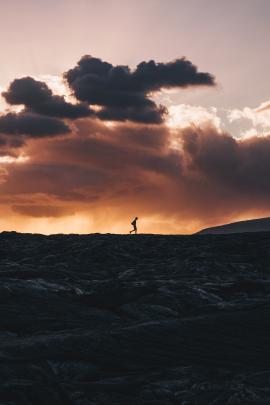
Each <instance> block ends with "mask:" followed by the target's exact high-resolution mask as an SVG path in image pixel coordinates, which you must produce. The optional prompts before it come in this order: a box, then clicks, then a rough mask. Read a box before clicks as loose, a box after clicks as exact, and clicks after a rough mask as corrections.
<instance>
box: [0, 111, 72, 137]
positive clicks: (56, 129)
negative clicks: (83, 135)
mask: <svg viewBox="0 0 270 405" xmlns="http://www.w3.org/2000/svg"><path fill="white" fill-rule="evenodd" d="M68 132H70V129H69V127H68V126H67V125H66V124H65V123H64V122H62V121H61V120H59V119H57V118H52V117H47V116H44V115H40V114H36V113H32V112H29V111H25V110H24V111H22V112H20V113H13V112H10V113H7V114H5V115H2V116H0V133H3V134H8V135H15V136H18V135H25V136H26V137H46V136H54V135H59V134H65V133H68Z"/></svg>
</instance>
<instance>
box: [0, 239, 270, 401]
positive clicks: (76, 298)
mask: <svg viewBox="0 0 270 405" xmlns="http://www.w3.org/2000/svg"><path fill="white" fill-rule="evenodd" d="M0 279H1V283H0V405H15V404H16V405H17V404H20V405H30V404H31V405H32V404H33V405H38V404H42V405H43V404H44V405H47V404H52V405H54V404H55V405H56V404H59V405H60V404H63V405H65V404H67V405H68V404H75V405H107V404H108V405H133V404H142V405H144V404H148V405H161V404H164V405H171V404H177V405H178V404H179V405H221V404H228V405H234V404H235V405H236V404H243V405H248V404H256V405H259V404H270V233H268V232H264V233H249V234H232V235H193V236H162V235H131V236H130V235H109V234H108V235H99V234H93V235H51V236H43V235H37V234H36V235H34V234H17V233H15V232H10V233H8V232H3V233H1V234H0Z"/></svg>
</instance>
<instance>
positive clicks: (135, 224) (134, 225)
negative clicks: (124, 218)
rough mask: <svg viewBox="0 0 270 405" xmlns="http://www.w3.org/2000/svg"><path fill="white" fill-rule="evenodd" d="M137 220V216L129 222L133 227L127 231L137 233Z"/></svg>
mask: <svg viewBox="0 0 270 405" xmlns="http://www.w3.org/2000/svg"><path fill="white" fill-rule="evenodd" d="M137 220H138V218H137V217H136V218H134V219H133V221H132V222H131V225H132V226H133V228H134V229H132V231H130V232H129V233H132V232H134V233H137Z"/></svg>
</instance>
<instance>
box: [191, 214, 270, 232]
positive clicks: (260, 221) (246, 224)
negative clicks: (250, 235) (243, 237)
mask: <svg viewBox="0 0 270 405" xmlns="http://www.w3.org/2000/svg"><path fill="white" fill-rule="evenodd" d="M239 232H240V233H243V232H270V218H257V219H250V220H247V221H238V222H232V223H231V224H225V225H219V226H213V227H211V228H205V229H203V230H201V231H200V232H198V234H200V235H206V234H208V235H220V234H228V233H239Z"/></svg>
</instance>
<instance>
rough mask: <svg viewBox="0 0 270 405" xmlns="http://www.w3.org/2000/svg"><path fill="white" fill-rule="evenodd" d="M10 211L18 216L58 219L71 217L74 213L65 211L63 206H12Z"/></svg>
mask: <svg viewBox="0 0 270 405" xmlns="http://www.w3.org/2000/svg"><path fill="white" fill-rule="evenodd" d="M11 208H12V210H13V211H14V212H16V213H18V214H21V215H23V216H27V217H34V218H43V217H45V218H50V217H54V218H59V217H62V216H67V215H73V214H74V211H72V210H67V209H66V207H64V206H53V205H37V204H30V205H13V206H12V207H11Z"/></svg>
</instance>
